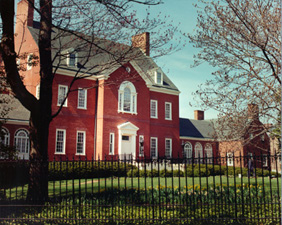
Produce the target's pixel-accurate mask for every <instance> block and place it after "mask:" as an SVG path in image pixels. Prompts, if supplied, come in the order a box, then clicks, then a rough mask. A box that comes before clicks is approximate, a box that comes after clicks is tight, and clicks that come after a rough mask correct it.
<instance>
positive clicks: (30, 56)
mask: <svg viewBox="0 0 282 225" xmlns="http://www.w3.org/2000/svg"><path fill="white" fill-rule="evenodd" d="M32 60H33V53H30V54H28V56H27V59H26V70H31V69H32Z"/></svg>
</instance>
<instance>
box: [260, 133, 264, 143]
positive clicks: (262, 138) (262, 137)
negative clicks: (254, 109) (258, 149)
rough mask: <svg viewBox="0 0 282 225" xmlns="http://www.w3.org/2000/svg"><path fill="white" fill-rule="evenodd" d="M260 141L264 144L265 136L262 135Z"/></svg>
mask: <svg viewBox="0 0 282 225" xmlns="http://www.w3.org/2000/svg"><path fill="white" fill-rule="evenodd" d="M260 140H261V141H262V142H264V134H262V135H261V136H260Z"/></svg>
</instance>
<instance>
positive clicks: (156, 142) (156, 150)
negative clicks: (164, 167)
mask: <svg viewBox="0 0 282 225" xmlns="http://www.w3.org/2000/svg"><path fill="white" fill-rule="evenodd" d="M153 140H154V141H155V145H156V146H155V156H152V149H153V146H152V144H153ZM150 157H151V158H152V159H156V158H158V138H157V137H151V141H150Z"/></svg>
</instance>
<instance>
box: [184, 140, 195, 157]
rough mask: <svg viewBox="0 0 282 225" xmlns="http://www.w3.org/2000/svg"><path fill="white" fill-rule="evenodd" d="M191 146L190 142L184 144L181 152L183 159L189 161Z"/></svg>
mask: <svg viewBox="0 0 282 225" xmlns="http://www.w3.org/2000/svg"><path fill="white" fill-rule="evenodd" d="M192 151H193V149H192V144H191V143H190V142H186V143H185V145H184V152H183V157H184V158H185V159H191V158H192Z"/></svg>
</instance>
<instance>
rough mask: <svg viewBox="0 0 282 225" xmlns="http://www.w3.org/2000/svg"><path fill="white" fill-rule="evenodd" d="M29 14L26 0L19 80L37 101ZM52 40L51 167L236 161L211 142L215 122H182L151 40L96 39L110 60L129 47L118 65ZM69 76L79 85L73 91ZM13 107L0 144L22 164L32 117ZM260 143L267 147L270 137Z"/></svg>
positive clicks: (21, 9)
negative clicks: (88, 162)
mask: <svg viewBox="0 0 282 225" xmlns="http://www.w3.org/2000/svg"><path fill="white" fill-rule="evenodd" d="M33 14H34V12H33V8H32V7H30V6H29V4H28V2H27V0H22V1H20V2H19V3H18V7H17V20H16V27H15V33H16V36H15V49H16V51H17V53H18V55H19V60H18V62H17V63H18V65H19V68H21V71H20V73H21V75H22V77H23V81H24V83H25V85H26V87H27V89H28V90H29V91H30V92H31V93H33V94H34V95H35V96H36V97H37V98H39V90H40V77H39V66H38V64H39V60H40V59H39V58H38V57H39V53H38V45H37V42H38V32H39V29H38V28H39V27H38V22H36V21H33ZM52 33H53V35H54V36H56V37H59V38H58V39H56V40H54V41H53V42H52V45H53V48H54V50H53V51H52V56H53V57H55V56H57V58H55V60H54V63H53V66H54V68H53V71H54V73H55V78H54V81H53V86H52V90H53V99H52V112H53V114H56V113H57V112H58V110H59V109H60V108H61V111H60V113H59V114H58V115H57V116H56V117H55V118H54V119H53V120H52V122H51V124H50V128H49V159H50V160H53V159H54V158H55V159H59V158H62V159H64V158H66V157H68V158H73V157H74V158H75V159H78V158H85V157H87V158H88V159H92V157H93V158H94V159H98V158H100V159H104V158H105V157H108V156H110V157H113V158H116V157H117V156H118V157H119V158H125V157H126V158H127V159H130V158H144V157H146V158H157V157H161V158H162V157H168V158H172V157H184V158H192V157H194V158H198V157H206V158H207V159H208V163H212V161H211V157H213V156H218V155H220V154H229V153H230V154H231V153H232V154H233V152H234V149H232V148H231V149H230V148H229V145H227V144H226V143H227V142H224V141H220V140H219V139H217V138H215V127H214V121H212V120H204V112H203V111H198V110H197V111H195V118H194V120H192V119H184V118H179V90H178V89H177V87H176V86H175V85H174V84H173V83H172V81H171V80H170V79H169V78H168V77H167V76H166V74H165V73H164V72H163V71H162V69H161V68H160V67H158V65H157V64H156V63H155V62H154V61H153V59H152V58H151V57H150V36H149V33H143V34H141V35H136V36H134V37H133V38H132V45H131V46H125V45H122V44H115V45H112V42H109V41H107V40H100V39H99V40H98V42H100V44H101V45H102V46H103V48H106V47H107V50H108V51H113V53H115V54H118V53H119V52H122V53H123V52H124V51H125V50H128V49H130V48H132V49H131V50H132V51H131V54H130V55H129V57H128V58H126V57H125V59H124V58H123V59H122V60H121V61H118V62H117V61H115V60H114V61H113V60H111V57H110V56H109V54H105V52H99V49H95V54H93V56H92V57H88V56H87V54H86V52H85V51H83V50H84V49H85V46H86V45H85V43H83V41H82V40H79V39H76V38H75V37H73V36H72V35H65V34H64V33H62V32H61V31H60V30H58V29H55V28H53V32H52ZM86 38H87V37H86ZM141 39H142V41H141V42H140V40H141ZM93 51H94V50H93ZM122 56H123V57H124V55H122ZM87 57H88V58H87ZM85 59H87V60H85ZM74 77H76V78H77V77H78V78H79V79H77V80H76V81H75V82H74V83H73V84H72V81H73V78H74ZM67 93H68V95H67V96H66V94H67ZM13 101H14V102H13V104H12V106H13V108H14V109H15V110H17V112H16V111H14V112H10V114H9V115H8V117H7V118H6V119H7V123H6V124H4V126H3V127H2V131H3V133H4V134H5V135H4V138H3V140H2V141H4V143H6V144H7V145H14V146H16V148H17V149H18V151H19V157H20V158H25V159H27V158H28V156H29V153H28V147H29V142H28V120H29V112H28V111H26V110H25V109H24V108H23V107H22V106H21V105H20V103H19V102H18V101H17V100H13ZM19 115H21V116H20V118H18V117H19ZM0 119H3V118H0ZM254 134H255V135H256V133H254ZM246 135H249V133H248V132H246ZM258 138H259V137H258ZM258 138H255V139H254V140H256V139H258ZM264 140H265V141H264V143H263V144H264V145H268V144H269V141H268V136H267V135H264ZM240 141H241V140H239V139H236V140H235V142H236V145H240V146H241V147H240V150H239V151H236V152H241V153H242V154H244V155H246V154H248V153H250V152H253V153H254V152H258V150H257V149H256V148H253V147H250V145H248V144H247V145H241V144H240V143H241V142H240ZM264 147H266V148H267V146H264ZM219 152H221V153H219ZM236 154H237V153H236Z"/></svg>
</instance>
